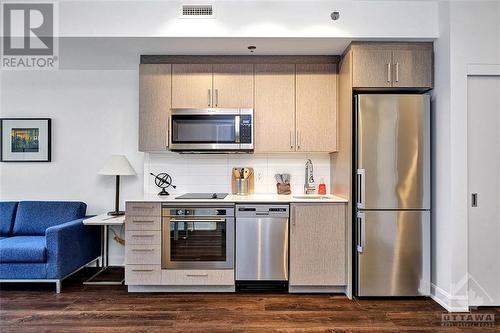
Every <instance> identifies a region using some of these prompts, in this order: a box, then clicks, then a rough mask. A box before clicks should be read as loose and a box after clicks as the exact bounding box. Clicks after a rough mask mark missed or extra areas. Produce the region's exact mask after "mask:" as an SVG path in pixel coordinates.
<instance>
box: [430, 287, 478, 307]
mask: <svg viewBox="0 0 500 333" xmlns="http://www.w3.org/2000/svg"><path fill="white" fill-rule="evenodd" d="M431 298H432V299H433V300H434V301H435V302H436V303H438V304H439V305H441V306H442V307H443V308H445V309H446V311H448V312H468V311H469V307H468V306H467V296H453V295H451V294H450V293H449V292H447V291H446V290H444V289H441V288H439V287H438V286H436V285H435V284H434V283H431Z"/></svg>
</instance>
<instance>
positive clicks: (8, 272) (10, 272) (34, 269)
mask: <svg viewBox="0 0 500 333" xmlns="http://www.w3.org/2000/svg"><path fill="white" fill-rule="evenodd" d="M46 278H47V264H46V263H44V262H43V263H33V262H31V263H5V264H2V263H0V279H16V280H17V279H46Z"/></svg>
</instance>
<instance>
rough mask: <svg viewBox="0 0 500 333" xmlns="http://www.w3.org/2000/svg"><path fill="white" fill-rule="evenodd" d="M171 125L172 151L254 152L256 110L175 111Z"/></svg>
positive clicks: (172, 112) (172, 113)
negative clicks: (254, 112) (254, 113)
mask: <svg viewBox="0 0 500 333" xmlns="http://www.w3.org/2000/svg"><path fill="white" fill-rule="evenodd" d="M169 124H170V125H169V148H170V150H172V151H179V152H224V151H225V152H252V151H253V137H254V126H253V125H254V121H253V109H217V108H215V109H172V110H171V114H170V122H169Z"/></svg>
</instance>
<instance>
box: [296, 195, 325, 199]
mask: <svg viewBox="0 0 500 333" xmlns="http://www.w3.org/2000/svg"><path fill="white" fill-rule="evenodd" d="M293 198H294V199H313V200H325V199H331V197H330V196H327V195H315V194H303V195H294V196H293Z"/></svg>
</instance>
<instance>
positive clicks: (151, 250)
mask: <svg viewBox="0 0 500 333" xmlns="http://www.w3.org/2000/svg"><path fill="white" fill-rule="evenodd" d="M154 251H155V249H132V252H154Z"/></svg>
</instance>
